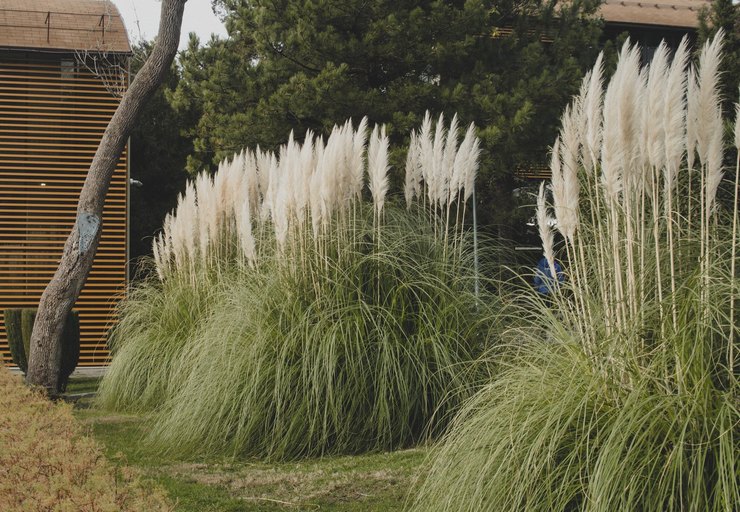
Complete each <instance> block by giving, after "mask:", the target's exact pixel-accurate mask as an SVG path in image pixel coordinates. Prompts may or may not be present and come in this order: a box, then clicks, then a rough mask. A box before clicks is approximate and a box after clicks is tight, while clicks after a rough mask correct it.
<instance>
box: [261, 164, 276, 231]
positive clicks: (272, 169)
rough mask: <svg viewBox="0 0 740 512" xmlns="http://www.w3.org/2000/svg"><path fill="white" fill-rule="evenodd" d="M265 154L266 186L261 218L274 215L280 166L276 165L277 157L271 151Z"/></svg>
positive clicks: (264, 218) (265, 218)
mask: <svg viewBox="0 0 740 512" xmlns="http://www.w3.org/2000/svg"><path fill="white" fill-rule="evenodd" d="M266 155H267V158H266V159H265V161H264V165H266V169H265V170H266V172H265V175H266V176H267V177H268V178H267V181H266V183H267V188H266V189H265V195H264V198H263V199H262V212H261V216H262V220H267V219H269V218H272V216H273V215H274V210H275V204H276V200H277V193H278V189H279V188H280V167H279V165H278V160H277V157H276V156H275V154H274V153H272V152H268V153H267V154H266Z"/></svg>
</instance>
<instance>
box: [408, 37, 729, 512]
mask: <svg viewBox="0 0 740 512" xmlns="http://www.w3.org/2000/svg"><path fill="white" fill-rule="evenodd" d="M721 39H722V37H721V34H720V35H719V36H717V38H716V39H714V40H713V41H711V42H710V43H709V44H707V46H706V47H705V48H704V49H703V51H702V52H701V55H700V59H699V66H698V69H695V68H694V67H693V66H691V65H689V63H688V60H689V59H688V51H687V47H686V44H685V42H684V43H682V44H681V46H680V47H679V48H678V49H677V51H676V52H675V54H674V55H673V58H672V60H670V59H669V52H668V50H667V48H666V47H665V45H661V46H660V47H659V48H658V49H657V50H656V52H655V56H654V58H653V60H652V62H651V64H650V67H649V68H645V69H640V66H639V62H640V49H639V47H636V46H630V44H629V42H628V43H626V44H625V46H624V48H623V49H622V52H621V54H620V59H619V64H618V67H617V70H616V71H615V73H614V75H613V77H612V78H611V80H610V81H609V83H608V86H607V87H606V89H605V90H604V86H603V83H602V69H601V59H599V62H598V63H597V65H596V67H595V68H594V70H593V71H592V72H591V73H590V74H589V75H588V76H587V77H586V78H585V79H584V82H583V87H582V89H581V94H580V95H579V96H578V97H577V98H576V99H575V100H574V102H573V103H572V104H571V106H570V107H569V108H568V109H567V110H566V112H565V115H564V116H563V125H562V130H561V134H560V137H559V138H558V140H557V141H556V143H555V145H554V147H553V157H552V165H551V167H552V171H553V178H552V183H551V191H552V202H551V206H552V210H554V214H555V218H556V219H557V229H558V231H559V232H560V235H562V241H563V242H562V245H561V246H560V247H553V240H554V237H553V236H552V235H553V233H551V231H550V229H551V228H550V225H551V222H548V221H547V219H548V217H549V215H550V212H551V209H550V207H549V206H548V201H546V192H545V189H544V188H542V189H541V197H540V201H539V204H538V207H539V210H540V211H539V215H538V218H539V219H540V231H541V233H542V234H543V236H542V238H543V242H544V245H545V247H544V249H545V250H544V253H545V257H546V258H547V259H548V260H550V262H551V263H550V265H551V266H553V267H554V258H555V254H556V253H559V257H560V258H561V259H562V260H563V261H564V262H565V265H564V266H565V271H566V274H567V279H566V283H564V284H563V285H561V286H559V287H555V289H554V290H553V295H552V301H551V302H548V303H545V301H543V300H541V299H539V298H538V297H532V298H530V299H529V300H528V301H523V302H525V303H526V306H522V311H523V312H522V314H521V315H520V316H521V317H522V325H521V327H518V328H514V329H512V330H511V331H510V332H508V333H507V334H506V335H505V338H506V337H510V336H516V341H517V348H518V350H517V351H516V352H515V354H516V355H515V356H511V355H510V356H509V357H508V359H507V362H506V363H505V364H504V368H503V369H502V370H501V371H499V372H498V373H497V374H496V376H495V377H494V378H493V380H492V381H491V382H490V383H489V384H488V385H487V386H486V387H484V388H483V389H482V390H481V391H480V392H479V393H478V394H476V396H475V398H474V399H472V400H471V401H469V402H467V403H466V404H465V406H464V407H463V409H462V411H461V413H460V414H459V416H458V417H457V418H456V419H455V421H454V423H453V425H452V427H451V428H450V431H449V434H448V435H447V437H446V438H445V441H444V443H443V444H442V446H441V447H440V448H439V449H438V450H437V452H436V454H435V456H434V457H433V459H432V460H431V461H430V463H429V467H428V473H427V475H426V480H425V481H424V482H423V483H422V484H421V486H420V490H419V491H418V494H417V496H416V498H414V499H413V508H414V510H419V511H425V512H427V511H432V512H433V511H443V510H444V511H453V510H454V511H485V510H490V511H512V512H513V511H522V510H527V511H543V512H544V511H575V510H580V511H589V512H607V511H614V510H641V511H645V512H659V511H661V512H662V511H675V512H678V511H692V512H700V511H701V512H703V511H714V512H720V511H723V512H731V511H734V510H738V509H740V487H739V485H738V482H739V481H740V456H739V454H740V450H738V446H739V443H740V411H739V410H738V407H739V404H740V389H739V387H738V380H737V376H738V361H737V360H738V357H737V352H738V335H740V332H738V324H739V322H738V320H737V316H738V313H737V300H738V299H737V296H738V274H737V272H738V270H737V269H738V265H737V263H738V261H737V259H738V251H737V247H738V227H737V226H738V211H737V204H738V180H737V173H738V170H737V169H735V173H734V179H732V180H726V179H724V169H723V167H722V163H723V125H722V113H721V104H720V101H719V100H720V98H719V94H718V92H717V91H718V85H717V84H718V78H719V75H718V71H717V70H718V63H719V60H720V48H721ZM738 142H740V132H739V133H738V136H737V137H736V145H737V146H740V143H738ZM718 197H727V198H730V201H731V202H730V201H727V203H729V204H730V208H727V207H726V205H723V204H722V202H721V201H718V199H717V198H718ZM732 205H734V207H733V206H732ZM510 353H511V352H510Z"/></svg>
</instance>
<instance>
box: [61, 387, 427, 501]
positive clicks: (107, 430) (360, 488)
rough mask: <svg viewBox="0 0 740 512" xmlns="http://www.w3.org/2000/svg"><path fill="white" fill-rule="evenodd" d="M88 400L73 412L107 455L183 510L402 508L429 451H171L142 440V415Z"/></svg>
mask: <svg viewBox="0 0 740 512" xmlns="http://www.w3.org/2000/svg"><path fill="white" fill-rule="evenodd" d="M96 385H97V379H89V378H88V379H80V380H73V381H71V382H70V385H69V389H68V392H70V393H80V392H90V391H93V390H94V389H95V388H96ZM83 390H84V391H83ZM90 401H91V400H90V399H89V398H83V399H81V400H79V401H78V402H77V403H76V405H75V415H76V417H77V418H78V419H79V420H80V421H81V422H82V423H83V424H85V425H87V426H88V427H89V428H90V431H91V433H92V435H93V436H94V437H95V438H96V439H97V440H98V441H99V442H101V443H102V444H103V445H104V446H105V451H106V456H107V457H108V458H109V459H110V460H111V461H113V462H115V463H119V464H126V465H128V466H130V467H134V468H136V469H137V470H139V471H140V472H141V473H142V474H143V476H144V477H146V478H149V479H151V480H153V481H154V482H155V483H157V484H158V485H160V486H161V487H163V488H164V489H165V490H166V491H167V493H168V494H169V496H170V498H171V499H172V501H173V502H176V503H177V508H176V510H178V511H194V512H195V511H199V512H200V511H231V512H235V511H278V510H307V511H308V510H328V511H394V510H402V509H403V505H404V502H405V500H406V495H407V492H408V489H409V488H410V487H411V486H412V485H413V482H414V476H415V475H416V472H417V469H418V468H419V466H420V465H421V464H422V462H423V460H424V458H425V456H426V452H427V450H426V449H414V450H403V451H399V452H393V453H376V454H370V455H361V456H343V457H327V458H323V459H312V460H302V461H295V462H283V463H264V462H260V461H257V460H232V459H224V458H214V459H203V458H193V459H183V458H175V457H168V456H163V455H161V454H153V453H150V452H147V450H146V449H145V448H143V447H142V443H141V441H142V439H143V437H144V436H145V434H146V429H147V425H146V418H145V417H143V416H136V415H122V414H117V413H109V412H104V411H99V410H96V409H93V408H91V407H90Z"/></svg>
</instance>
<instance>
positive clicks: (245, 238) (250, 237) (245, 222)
mask: <svg viewBox="0 0 740 512" xmlns="http://www.w3.org/2000/svg"><path fill="white" fill-rule="evenodd" d="M236 225H237V231H238V235H239V246H240V247H241V250H242V254H244V257H245V258H246V259H247V262H248V263H249V265H250V266H251V267H253V268H254V266H255V260H256V256H257V250H256V246H255V241H254V234H253V233H252V208H251V207H250V204H249V195H245V196H244V202H243V204H242V207H241V211H240V212H239V214H238V215H237V222H236Z"/></svg>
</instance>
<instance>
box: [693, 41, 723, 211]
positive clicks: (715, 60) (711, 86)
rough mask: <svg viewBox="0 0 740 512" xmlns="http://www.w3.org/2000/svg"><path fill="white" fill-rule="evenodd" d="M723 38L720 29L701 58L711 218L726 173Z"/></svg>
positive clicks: (701, 144)
mask: <svg viewBox="0 0 740 512" xmlns="http://www.w3.org/2000/svg"><path fill="white" fill-rule="evenodd" d="M723 38H724V32H723V31H722V30H721V29H720V30H719V31H717V34H716V35H715V36H714V39H713V40H712V42H711V43H709V44H705V45H704V47H703V48H702V50H701V54H700V56H699V77H698V78H699V80H698V82H699V89H698V96H699V97H698V105H697V127H696V132H697V141H696V147H697V150H698V153H699V159H700V160H701V163H702V165H703V166H705V172H706V178H705V179H706V181H705V187H706V202H705V204H704V207H705V212H704V213H705V216H707V217H708V216H709V212H710V211H711V209H712V206H713V204H714V199H715V197H716V195H717V188H718V187H719V184H720V182H721V181H722V175H723V174H724V171H723V169H722V133H723V125H722V106H721V102H720V93H719V73H720V71H719V65H720V60H721V50H722V40H723Z"/></svg>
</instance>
